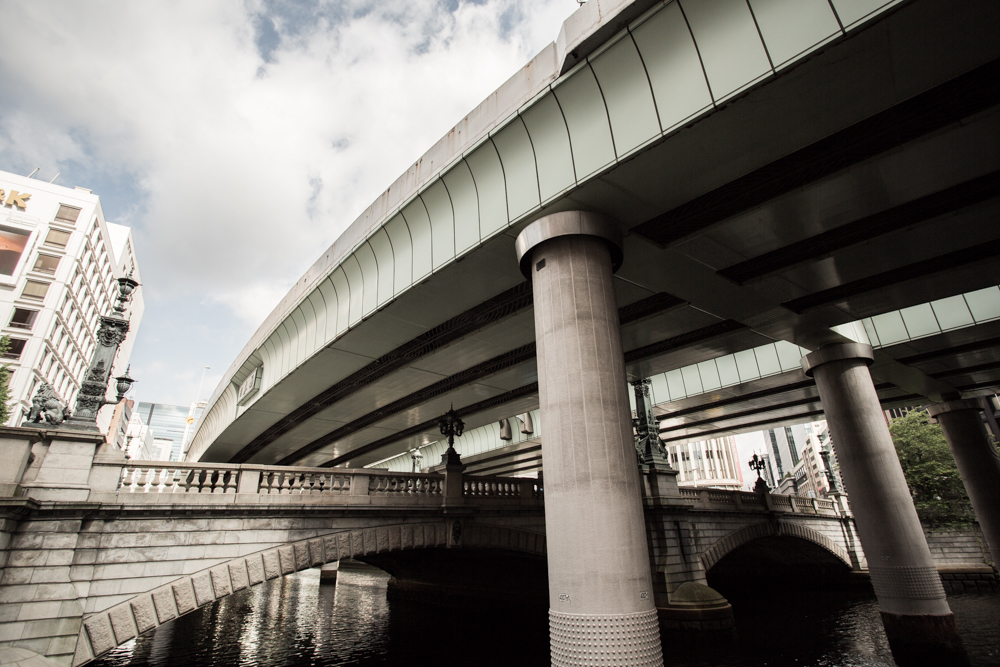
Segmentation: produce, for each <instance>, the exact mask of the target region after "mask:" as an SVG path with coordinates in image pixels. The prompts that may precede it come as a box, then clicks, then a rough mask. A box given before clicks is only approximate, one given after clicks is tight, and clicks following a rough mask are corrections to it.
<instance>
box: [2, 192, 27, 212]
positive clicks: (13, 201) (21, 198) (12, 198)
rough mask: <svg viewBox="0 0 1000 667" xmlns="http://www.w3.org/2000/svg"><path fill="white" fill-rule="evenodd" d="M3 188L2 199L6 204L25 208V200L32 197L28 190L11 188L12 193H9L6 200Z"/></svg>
mask: <svg viewBox="0 0 1000 667" xmlns="http://www.w3.org/2000/svg"><path fill="white" fill-rule="evenodd" d="M6 194H7V193H5V192H4V191H3V188H0V201H3V203H4V206H16V207H18V208H19V209H21V210H24V208H25V202H26V201H28V200H29V199H31V195H30V194H28V193H27V192H18V191H17V190H11V191H10V195H7V199H6V200H4V195H6Z"/></svg>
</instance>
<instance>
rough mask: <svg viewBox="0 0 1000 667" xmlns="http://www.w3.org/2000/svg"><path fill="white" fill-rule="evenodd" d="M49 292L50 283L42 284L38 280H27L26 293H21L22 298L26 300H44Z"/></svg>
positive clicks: (25, 284)
mask: <svg viewBox="0 0 1000 667" xmlns="http://www.w3.org/2000/svg"><path fill="white" fill-rule="evenodd" d="M48 291H49V284H48V283H40V282H38V281H36V280H25V281H24V291H22V292H21V296H23V297H24V298H26V299H44V298H45V295H46V294H47V293H48Z"/></svg>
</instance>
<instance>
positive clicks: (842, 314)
mask: <svg viewBox="0 0 1000 667" xmlns="http://www.w3.org/2000/svg"><path fill="white" fill-rule="evenodd" d="M998 34H1000V7H998V6H997V5H996V3H992V2H988V1H987V0H981V1H974V0H968V1H965V0H955V1H949V2H943V1H934V0H914V1H911V2H889V3H885V2H882V1H881V0H831V1H830V2H828V1H827V0H808V1H807V0H797V1H796V2H778V1H776V0H770V1H764V0H750V2H749V3H747V2H744V0H677V1H675V2H670V3H655V4H654V3H650V2H632V3H627V2H619V3H615V2H604V1H600V2H599V1H598V0H591V2H589V3H587V4H585V5H584V6H582V7H581V9H580V10H579V11H578V12H576V13H575V14H573V16H571V17H570V18H569V19H567V21H566V23H565V24H564V26H563V28H562V31H561V32H560V35H559V38H558V40H557V41H556V42H554V43H553V44H551V45H549V46H548V47H546V48H545V49H544V50H543V51H542V52H541V53H539V54H538V55H537V56H536V57H535V58H534V59H533V60H532V61H531V62H529V63H528V64H527V65H526V66H525V67H524V68H523V69H522V70H521V71H520V72H518V73H517V74H516V75H514V76H513V77H512V78H511V79H510V80H509V81H508V82H507V83H505V84H504V85H503V86H501V88H499V89H498V90H497V91H496V92H495V93H493V94H492V95H491V96H490V97H489V98H488V99H487V100H486V101H484V102H483V103H482V104H481V105H480V106H479V107H477V108H476V109H475V110H473V111H472V112H471V113H470V114H469V115H468V116H467V117H466V118H465V119H463V120H462V122H461V123H459V124H458V125H457V126H456V127H455V128H454V129H453V130H452V131H451V132H450V133H449V134H448V135H447V136H445V137H444V138H442V139H441V141H439V142H438V143H437V144H436V145H435V146H434V147H432V148H431V149H430V150H429V151H428V152H427V153H426V154H425V155H424V156H423V157H422V158H421V159H420V160H419V161H417V163H416V164H414V165H413V166H412V167H411V168H410V169H409V170H408V171H407V172H406V173H405V174H403V175H402V176H401V177H400V178H399V179H398V180H397V181H396V182H395V183H393V184H392V185H391V186H390V187H389V188H388V189H387V190H385V191H384V192H383V194H382V195H381V196H380V197H379V199H378V200H376V201H375V202H374V203H373V204H372V205H371V206H370V207H369V209H368V210H366V211H365V212H364V213H363V214H362V215H361V216H360V217H359V218H358V219H357V220H356V221H355V222H354V223H353V224H352V225H351V226H350V227H349V228H348V229H347V231H345V232H344V233H343V234H342V235H341V236H340V237H339V238H338V239H337V240H336V242H335V243H334V244H333V245H332V246H331V247H330V248H329V249H328V250H327V251H326V252H325V253H324V254H323V256H322V257H321V258H320V259H319V260H318V261H317V262H316V263H315V265H314V266H313V267H312V268H311V269H310V270H309V271H308V272H307V273H306V275H305V276H303V278H302V279H301V280H299V281H298V283H297V284H296V285H295V287H294V288H293V289H292V290H291V291H290V292H289V294H288V295H287V296H286V297H285V298H284V299H283V300H282V302H281V303H280V304H279V305H278V307H277V308H276V309H275V310H274V312H272V313H271V315H270V316H269V317H268V318H267V320H266V321H265V322H264V323H263V324H262V325H261V327H260V329H259V330H258V331H257V332H256V334H255V335H254V336H253V338H252V339H251V340H250V342H249V343H248V344H247V346H246V347H245V348H244V349H243V351H242V352H241V353H240V355H239V357H238V358H237V359H236V360H235V361H234V362H233V364H232V366H231V367H230V368H229V370H228V371H227V373H226V375H225V377H224V379H223V381H222V383H221V384H220V385H219V387H218V388H217V389H216V390H215V392H214V394H213V396H212V397H211V399H210V401H209V406H208V408H207V410H206V412H205V416H204V418H203V419H202V420H201V423H200V426H199V428H198V431H197V433H196V435H195V437H194V440H193V444H192V446H191V449H190V452H189V457H188V458H189V460H192V461H203V462H220V463H222V462H224V463H254V464H264V465H271V464H279V465H296V466H324V467H331V466H349V467H352V468H353V467H361V466H365V465H370V464H372V463H374V462H378V461H382V460H384V459H387V458H389V457H392V456H394V455H398V454H401V453H404V452H406V451H408V450H410V449H412V448H414V447H417V446H421V445H425V444H427V443H430V442H433V441H436V440H439V439H440V434H439V433H438V430H437V426H436V423H435V420H436V418H437V417H438V416H439V415H440V414H441V413H443V412H444V411H446V410H447V409H448V407H449V405H452V404H453V405H454V407H455V408H456V410H458V411H459V412H460V414H461V415H462V417H463V419H464V420H465V421H466V424H467V429H473V428H476V427H479V426H483V425H487V424H491V423H495V422H496V421H497V420H498V419H502V418H509V417H512V416H513V415H516V414H520V413H524V412H527V411H530V410H534V409H537V408H538V406H539V399H538V385H537V379H538V378H537V369H536V363H535V354H536V352H535V332H534V317H533V308H532V301H533V300H532V291H531V286H530V283H527V282H525V280H524V278H523V277H522V275H521V273H520V271H519V270H518V265H517V260H516V257H515V251H514V240H515V238H516V237H517V235H518V233H519V232H520V231H521V230H522V229H524V228H525V227H526V226H527V225H528V224H530V223H531V222H532V221H534V220H537V219H538V218H540V217H543V216H546V215H548V214H551V213H553V212H557V211H563V210H571V209H583V210H591V211H597V212H601V213H604V214H606V215H608V216H610V217H611V218H613V219H614V220H615V221H617V223H618V224H619V225H620V228H621V230H622V232H623V234H624V246H623V247H624V260H623V263H622V266H621V268H620V270H618V272H617V273H616V274H615V277H614V285H615V290H616V299H617V305H618V308H619V316H620V322H621V335H622V340H623V343H624V349H625V360H626V370H627V373H628V375H629V379H638V378H643V377H651V376H652V377H656V376H657V375H659V374H665V375H663V376H662V377H663V378H664V383H666V379H667V377H668V375H669V374H670V373H671V372H675V371H679V370H680V369H684V368H691V367H695V368H698V367H699V366H697V365H698V364H702V363H703V362H709V361H710V360H714V359H719V358H728V357H727V355H734V354H736V353H741V354H744V355H745V354H746V351H748V350H753V349H761V348H766V347H767V346H769V345H772V344H776V345H780V346H781V347H780V349H779V348H775V349H776V350H778V351H780V352H781V354H783V355H785V357H786V358H785V361H782V362H780V363H779V366H778V370H779V371H780V372H774V373H764V372H762V371H761V372H759V373H758V376H762V377H757V378H756V379H750V380H746V381H743V380H742V378H741V379H740V381H738V382H736V383H733V382H729V383H728V384H726V383H724V382H723V381H722V379H718V380H717V381H715V380H707V379H705V375H704V374H701V375H699V379H698V385H697V387H696V388H694V389H685V390H684V392H683V396H681V397H679V398H676V399H674V398H672V396H673V392H668V393H667V394H664V395H667V396H671V398H669V399H668V400H667V401H663V400H659V401H657V402H658V403H659V405H658V406H657V408H656V412H657V413H658V414H659V415H660V416H661V418H662V419H663V421H662V422H661V427H662V428H663V433H662V437H664V438H665V439H671V440H683V439H687V438H691V439H700V438H703V437H708V436H713V435H724V434H731V433H737V432H740V431H746V430H753V429H759V428H763V427H765V426H769V425H774V424H781V423H795V422H801V421H805V420H807V419H813V418H816V417H818V416H819V415H820V414H821V412H822V406H821V405H820V404H819V400H818V398H817V393H816V390H815V387H814V384H813V381H812V380H811V379H810V378H807V377H806V376H805V375H804V374H803V373H802V371H801V370H800V369H798V368H797V367H796V366H795V364H796V363H797V360H796V359H795V358H791V360H790V361H789V360H788V358H787V355H788V353H789V350H796V351H797V352H798V353H799V354H801V352H803V351H808V350H815V349H817V348H818V347H819V346H821V345H823V344H826V343H832V342H837V341H845V340H847V339H854V340H859V339H860V338H861V337H862V336H863V335H864V326H863V325H861V324H858V325H857V326H854V325H852V326H848V327H842V326H840V325H845V324H850V323H856V322H859V321H861V320H864V319H865V318H870V317H872V316H883V318H882V319H883V320H884V319H885V318H886V317H892V315H891V313H893V312H894V311H898V310H900V309H906V308H911V307H914V306H919V308H917V309H916V310H913V311H904V313H903V315H906V317H908V318H910V320H913V318H915V317H924V320H926V315H927V309H928V308H929V309H930V311H931V312H932V313H934V314H932V315H931V319H935V318H937V319H935V322H937V324H936V326H937V333H935V330H934V329H933V326H931V325H929V324H928V325H927V326H924V328H922V329H919V331H915V332H912V333H904V335H903V336H902V337H899V336H897V337H896V338H893V340H892V341H891V343H890V344H881V343H879V342H878V341H876V340H872V342H873V343H874V344H875V345H876V348H877V349H876V353H875V354H876V362H875V364H874V366H873V367H872V369H871V371H872V375H873V377H874V380H875V384H876V388H877V389H878V393H879V398H880V400H881V401H882V402H883V404H884V405H899V404H913V403H919V402H928V401H939V400H942V398H947V397H957V396H959V395H963V396H966V397H968V396H974V395H982V394H986V393H993V392H995V391H996V387H997V385H998V384H1000V346H998V343H1000V323H998V322H991V321H990V320H992V318H993V317H996V316H997V315H1000V311H997V312H995V313H994V314H993V315H990V313H992V312H994V311H993V310H991V308H992V309H994V310H996V308H997V305H996V301H997V300H1000V292H998V291H997V288H996V285H997V284H998V283H1000V271H998V269H1000V225H998V224H997V223H996V219H997V213H998V211H1000V201H998V199H997V196H998V194H1000V189H998V183H1000V171H998V169H1000V107H998V104H1000V39H997V35H998ZM987 288H992V290H993V291H992V292H991V291H989V290H987ZM982 290H987V291H982ZM994 292H996V294H995V295H994ZM960 294H972V295H973V296H972V297H969V298H968V299H966V298H964V297H963V303H966V310H967V311H969V313H970V315H969V317H968V318H966V319H964V320H961V321H960V320H954V322H957V323H958V324H955V325H954V326H951V325H949V324H948V322H951V321H952V320H947V321H946V319H947V318H946V317H943V316H940V315H937V314H936V313H937V311H938V310H941V311H942V312H944V310H943V309H945V308H946V307H950V306H949V304H951V305H954V301H945V302H941V304H943V305H940V304H939V305H938V306H936V307H933V308H932V307H930V306H924V305H922V304H929V303H931V302H936V301H937V300H940V299H946V298H949V297H955V296H956V295H960ZM976 299H979V301H976ZM974 304H978V305H974ZM991 304H992V305H991ZM977 309H978V310H977ZM973 311H975V312H973ZM949 312H951V311H949ZM976 313H978V315H976ZM886 314H889V315H886ZM921 314H922V315H921ZM903 315H900V316H899V317H900V319H901V320H902V319H903ZM876 319H877V318H876ZM924 320H921V321H924ZM941 322H944V324H942V323H941ZM834 327H838V329H837V330H836V331H834V330H833V328H834ZM911 328H912V327H911ZM918 328H919V327H918ZM862 342H863V341H862ZM797 346H798V347H797ZM799 347H800V348H803V349H802V350H799ZM737 356H738V355H737ZM736 358H737V357H736V356H734V357H732V359H733V360H736ZM720 363H721V362H720ZM720 363H716V364H715V368H716V370H717V371H718V370H719V368H720V367H721V366H720ZM671 377H673V376H671ZM664 386H666V384H664ZM241 387H242V388H243V397H242V399H240V396H239V394H240V389H241ZM655 391H656V385H655V384H654V393H655ZM428 463H433V462H432V461H425V465H426V464H428Z"/></svg>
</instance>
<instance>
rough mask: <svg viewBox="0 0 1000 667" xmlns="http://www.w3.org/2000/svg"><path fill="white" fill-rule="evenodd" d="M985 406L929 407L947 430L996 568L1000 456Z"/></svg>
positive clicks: (998, 562) (998, 556) (999, 550)
mask: <svg viewBox="0 0 1000 667" xmlns="http://www.w3.org/2000/svg"><path fill="white" fill-rule="evenodd" d="M982 407H983V406H982V404H981V403H980V402H979V401H946V402H944V403H938V404H937V405H930V406H928V407H927V411H928V412H929V413H930V414H931V416H932V417H936V418H937V420H938V423H939V424H941V428H942V429H943V430H944V437H945V439H946V440H947V441H948V446H949V447H950V448H951V454H952V456H954V457H955V463H957V464H958V472H959V473H960V474H961V475H962V482H963V483H964V484H965V492H966V493H968V494H969V500H971V501H972V509H974V510H975V512H976V518H977V519H979V525H980V526H982V529H983V534H984V535H985V536H986V542H987V543H988V544H989V547H990V555H992V556H993V567H994V568H995V569H996V568H1000V456H998V454H997V450H996V447H994V446H993V444H992V443H991V442H990V439H989V436H988V435H987V434H986V428H985V427H984V425H983V420H982V417H981V416H980V415H979V412H980V410H982Z"/></svg>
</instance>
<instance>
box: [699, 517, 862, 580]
mask: <svg viewBox="0 0 1000 667" xmlns="http://www.w3.org/2000/svg"><path fill="white" fill-rule="evenodd" d="M763 537H795V538H798V539H800V540H805V541H807V542H812V543H813V544H815V545H817V546H819V547H821V548H823V549H825V550H826V551H828V552H830V553H831V554H833V555H834V556H836V557H837V558H838V559H839V560H840V561H842V562H843V563H844V564H845V565H847V566H848V567H852V565H851V557H850V556H849V555H848V553H847V551H846V550H844V548H843V547H841V546H840V545H839V544H837V543H836V542H834V541H833V540H831V539H830V538H829V537H827V536H826V535H823V534H822V533H820V532H818V531H815V530H813V529H812V528H809V527H808V526H804V525H802V524H801V523H798V522H794V523H793V522H785V521H778V522H772V521H762V522H760V523H755V524H752V525H749V526H746V527H744V528H740V529H738V530H734V531H733V532H731V533H729V534H728V535H726V536H725V537H722V538H721V539H719V540H718V541H716V542H715V544H713V545H712V546H711V547H709V548H708V549H706V550H705V552H704V553H703V554H702V555H701V563H702V565H703V566H704V568H705V571H706V572H708V571H709V570H710V569H712V567H714V566H715V564H716V563H718V562H719V561H720V560H722V558H723V557H724V556H725V555H726V554H728V553H729V552H731V551H733V550H734V549H736V548H738V547H741V546H743V545H744V544H746V543H747V542H751V541H753V540H757V539H760V538H763Z"/></svg>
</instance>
